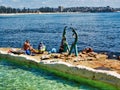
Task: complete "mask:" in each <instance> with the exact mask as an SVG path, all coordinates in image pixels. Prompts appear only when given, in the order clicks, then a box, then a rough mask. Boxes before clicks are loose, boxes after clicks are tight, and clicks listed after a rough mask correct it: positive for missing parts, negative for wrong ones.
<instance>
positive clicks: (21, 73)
mask: <svg viewBox="0 0 120 90" xmlns="http://www.w3.org/2000/svg"><path fill="white" fill-rule="evenodd" d="M0 90H99V89H97V88H94V87H91V86H88V85H85V84H78V83H75V82H72V81H68V80H64V79H62V78H60V77H57V76H54V75H53V74H51V73H48V72H45V71H42V70H39V71H38V70H35V69H32V68H29V69H28V68H25V67H20V66H17V65H15V64H12V63H9V62H6V61H4V60H0Z"/></svg>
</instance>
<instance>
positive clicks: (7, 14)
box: [0, 12, 120, 16]
mask: <svg viewBox="0 0 120 90" xmlns="http://www.w3.org/2000/svg"><path fill="white" fill-rule="evenodd" d="M75 13H91V12H55V13H50V12H49V13H42V12H39V13H0V15H5V16H11V15H27V14H75ZM100 13H105V12H100ZM108 13H110V12H108ZM111 13H114V12H111ZM118 13H120V12H118Z"/></svg>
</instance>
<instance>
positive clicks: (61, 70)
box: [0, 51, 120, 90]
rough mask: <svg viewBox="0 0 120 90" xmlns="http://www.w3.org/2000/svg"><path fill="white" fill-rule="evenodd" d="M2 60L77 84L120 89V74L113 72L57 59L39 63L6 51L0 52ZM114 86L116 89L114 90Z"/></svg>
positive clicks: (111, 89)
mask: <svg viewBox="0 0 120 90" xmlns="http://www.w3.org/2000/svg"><path fill="white" fill-rule="evenodd" d="M0 59H5V60H9V61H10V62H14V63H16V64H19V65H24V66H26V67H34V68H40V69H44V70H47V71H49V72H52V73H54V74H56V75H58V76H62V77H65V78H68V79H70V80H74V81H76V82H81V80H82V82H83V83H86V82H88V84H89V85H92V86H95V87H107V88H109V90H116V88H117V90H119V89H120V87H119V86H120V74H118V73H116V72H113V71H103V70H95V69H92V68H88V67H85V66H81V65H79V66H74V65H71V64H68V63H65V62H62V61H60V60H57V59H54V60H43V61H37V60H36V59H33V58H29V57H28V56H26V55H15V54H8V53H6V52H4V51H0ZM96 83H97V84H96ZM101 85H102V86H101ZM112 85H113V86H115V87H116V88H115V89H114V87H113V86H112Z"/></svg>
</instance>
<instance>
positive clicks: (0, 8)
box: [0, 6, 120, 13]
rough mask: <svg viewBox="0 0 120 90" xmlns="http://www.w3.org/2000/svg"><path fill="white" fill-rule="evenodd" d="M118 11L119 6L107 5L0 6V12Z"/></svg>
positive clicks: (119, 9)
mask: <svg viewBox="0 0 120 90" xmlns="http://www.w3.org/2000/svg"><path fill="white" fill-rule="evenodd" d="M115 11H120V8H111V7H109V6H107V7H69V8H63V7H61V6H59V7H58V8H50V7H41V8H36V9H30V8H25V7H24V8H23V9H20V8H12V7H5V6H0V13H39V12H115Z"/></svg>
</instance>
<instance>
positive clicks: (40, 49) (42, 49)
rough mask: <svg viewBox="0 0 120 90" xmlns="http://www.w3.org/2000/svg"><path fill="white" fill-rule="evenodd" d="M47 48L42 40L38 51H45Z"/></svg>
mask: <svg viewBox="0 0 120 90" xmlns="http://www.w3.org/2000/svg"><path fill="white" fill-rule="evenodd" d="M45 49H46V47H45V45H44V44H43V43H42V42H40V44H39V45H38V53H41V54H42V53H44V51H45Z"/></svg>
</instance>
